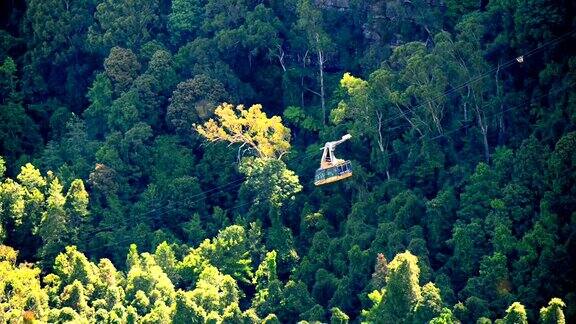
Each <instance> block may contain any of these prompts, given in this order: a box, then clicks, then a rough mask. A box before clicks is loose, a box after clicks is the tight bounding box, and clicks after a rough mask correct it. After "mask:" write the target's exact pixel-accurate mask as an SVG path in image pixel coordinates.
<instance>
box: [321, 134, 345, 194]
mask: <svg viewBox="0 0 576 324" xmlns="http://www.w3.org/2000/svg"><path fill="white" fill-rule="evenodd" d="M350 138H352V136H351V135H350V134H346V135H344V136H342V139H340V140H338V141H334V142H327V143H326V144H324V147H323V148H321V149H320V150H322V151H324V152H323V153H322V160H320V168H319V169H318V170H316V174H315V176H314V184H315V185H316V186H321V185H325V184H329V183H333V182H336V181H340V180H343V179H346V178H349V177H351V176H352V164H350V161H345V160H340V159H337V158H336V157H335V156H334V151H335V149H336V146H337V145H339V144H342V143H343V142H345V141H347V140H349V139H350Z"/></svg>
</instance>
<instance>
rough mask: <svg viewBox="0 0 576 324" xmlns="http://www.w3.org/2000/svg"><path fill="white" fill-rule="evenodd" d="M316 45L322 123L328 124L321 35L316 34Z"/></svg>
mask: <svg viewBox="0 0 576 324" xmlns="http://www.w3.org/2000/svg"><path fill="white" fill-rule="evenodd" d="M316 46H317V49H318V67H319V68H320V104H321V106H322V125H326V102H325V101H326V100H325V96H324V53H322V49H321V48H320V36H319V35H318V34H316Z"/></svg>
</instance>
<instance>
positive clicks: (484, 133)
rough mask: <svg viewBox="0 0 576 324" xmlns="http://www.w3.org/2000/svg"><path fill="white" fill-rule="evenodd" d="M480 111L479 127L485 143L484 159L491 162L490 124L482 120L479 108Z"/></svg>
mask: <svg viewBox="0 0 576 324" xmlns="http://www.w3.org/2000/svg"><path fill="white" fill-rule="evenodd" d="M477 112H478V127H480V132H481V133H482V142H483V143H484V160H486V163H490V147H489V145H488V125H487V124H485V121H483V120H482V114H481V113H480V111H479V110H478V109H477Z"/></svg>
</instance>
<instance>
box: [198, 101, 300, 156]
mask: <svg viewBox="0 0 576 324" xmlns="http://www.w3.org/2000/svg"><path fill="white" fill-rule="evenodd" d="M214 114H215V115H216V119H210V120H208V121H207V122H206V123H204V124H203V125H194V127H195V129H196V131H198V133H199V134H200V135H202V136H203V137H205V138H206V139H207V140H208V141H210V142H218V141H224V142H229V143H231V144H236V143H237V144H241V147H244V146H248V147H249V148H251V149H253V150H254V151H256V153H257V155H258V157H260V158H262V159H271V158H273V159H278V160H279V159H281V158H282V156H283V155H284V154H286V153H287V152H288V150H289V149H290V129H288V128H287V127H285V126H284V125H282V118H281V117H279V116H273V117H270V118H268V116H266V113H265V112H263V111H262V105H252V106H251V107H250V108H248V109H246V108H244V106H243V105H239V106H236V107H234V106H233V105H231V104H228V103H223V104H222V105H220V106H218V108H216V110H215V111H214Z"/></svg>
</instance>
